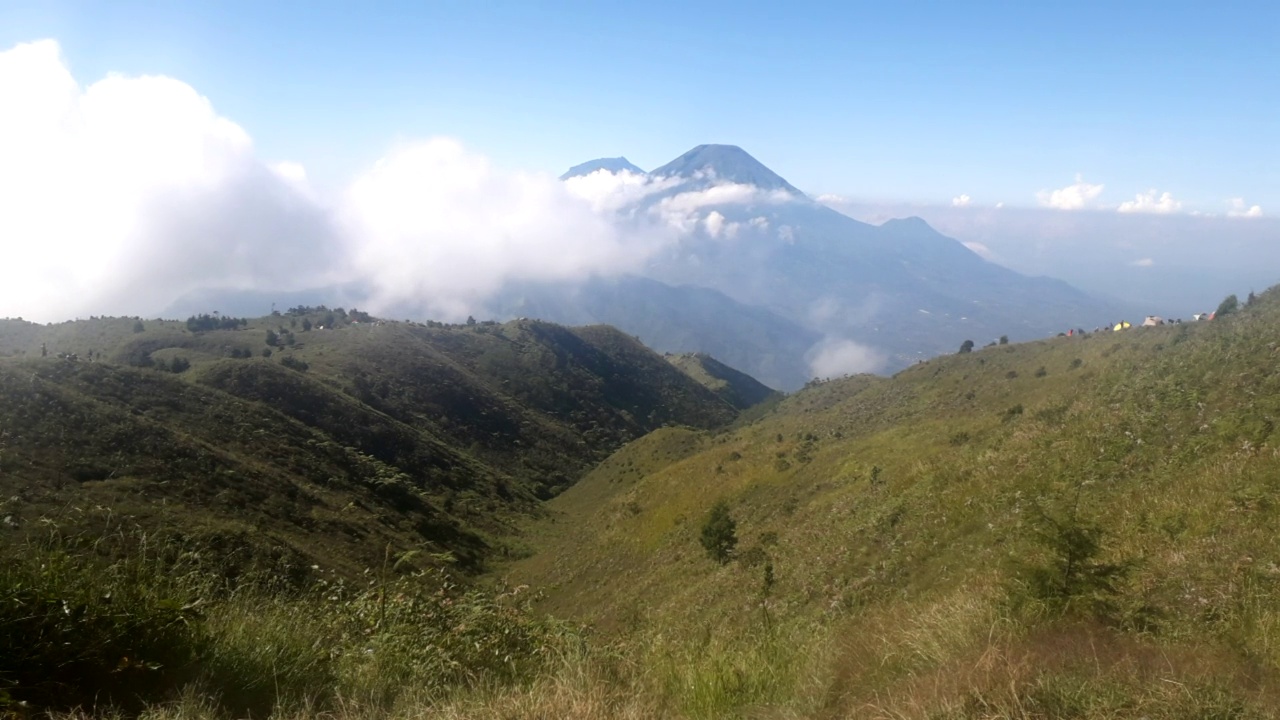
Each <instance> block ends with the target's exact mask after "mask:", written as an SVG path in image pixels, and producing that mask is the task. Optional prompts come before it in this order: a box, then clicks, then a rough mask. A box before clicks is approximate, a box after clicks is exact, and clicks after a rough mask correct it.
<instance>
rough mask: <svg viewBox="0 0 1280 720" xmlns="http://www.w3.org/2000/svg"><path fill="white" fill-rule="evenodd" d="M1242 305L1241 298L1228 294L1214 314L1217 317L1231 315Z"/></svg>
mask: <svg viewBox="0 0 1280 720" xmlns="http://www.w3.org/2000/svg"><path fill="white" fill-rule="evenodd" d="M1239 307H1240V300H1239V299H1237V298H1236V296H1235V295H1228V296H1226V297H1225V298H1223V299H1222V303H1221V304H1219V305H1218V309H1217V311H1216V312H1215V313H1214V314H1213V316H1214V317H1215V318H1220V317H1222V316H1223V315H1230V314H1231V313H1233V312H1235V311H1236V310H1237V309H1238V308H1239Z"/></svg>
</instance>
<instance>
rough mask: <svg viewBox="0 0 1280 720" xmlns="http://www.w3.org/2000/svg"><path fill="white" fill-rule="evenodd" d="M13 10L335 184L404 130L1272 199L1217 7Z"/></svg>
mask: <svg viewBox="0 0 1280 720" xmlns="http://www.w3.org/2000/svg"><path fill="white" fill-rule="evenodd" d="M696 5H697V7H687V6H686V4H685V3H666V2H651V3H629V4H622V3H594V2H593V3H531V2H519V3H481V2H407V3H378V4H377V5H376V7H374V8H366V7H364V6H363V5H358V4H356V3H319V2H209V3H184V4H178V3H141V2H38V3H24V2H7V3H4V4H3V5H0V48H8V47H11V46H13V45H14V44H16V43H18V42H23V41H30V40H34V39H38V38H54V39H56V40H58V41H59V42H60V44H61V48H62V52H63V55H64V57H65V59H66V62H67V64H68V66H69V67H70V69H71V71H72V72H73V73H74V75H75V77H76V78H77V80H79V81H80V82H81V83H82V84H88V83H91V82H93V81H96V80H98V79H100V78H101V77H102V76H103V75H105V74H106V73H108V72H121V73H125V74H129V75H137V74H163V75H168V76H172V77H175V78H177V79H180V80H182V81H183V82H186V83H188V84H189V85H191V86H192V87H194V88H195V89H196V90H197V91H198V92H199V93H201V94H203V95H205V96H206V97H208V98H209V99H210V100H211V102H212V103H213V106H214V108H215V109H216V110H217V112H218V113H219V114H220V115H222V116H225V117H227V118H230V119H231V120H233V121H235V122H236V123H238V124H239V125H241V126H242V127H243V128H244V129H245V130H246V131H247V132H248V133H249V135H250V136H252V138H253V140H254V143H255V146H256V148H257V153H258V154H259V155H261V156H263V157H264V158H269V159H272V160H291V161H295V162H298V163H301V164H303V165H304V166H306V167H307V169H308V171H309V173H310V176H311V178H312V179H313V181H314V182H316V183H317V184H318V185H320V186H321V187H326V186H329V187H336V186H339V185H341V184H343V183H345V182H347V181H348V179H349V178H350V177H351V176H353V175H354V174H356V173H357V172H359V171H360V170H361V169H362V168H364V167H367V166H368V165H369V164H371V163H372V162H374V161H375V160H376V159H377V158H378V157H379V156H380V155H381V154H382V153H384V152H385V151H386V149H387V148H388V147H389V146H391V145H392V144H394V143H396V142H397V141H401V140H405V139H415V138H425V137H432V136H439V135H445V136H451V137H454V138H457V139H459V140H460V141H461V142H462V143H463V144H464V145H465V146H466V147H467V148H468V149H469V150H472V151H474V152H477V153H480V154H482V155H484V156H486V157H488V158H489V159H490V160H491V161H492V162H493V163H495V164H497V165H500V166H503V167H508V168H517V169H529V170H539V171H546V172H551V173H559V172H561V171H563V170H564V169H565V168H567V167H568V166H570V165H572V164H576V163H577V162H580V161H583V160H586V159H590V158H593V157H598V156H612V155H626V156H627V157H628V158H630V159H631V160H632V161H634V162H636V163H637V164H639V165H641V166H642V167H646V168H651V167H656V166H657V165H660V164H662V163H664V162H666V161H667V160H669V159H671V158H672V157H675V156H676V155H678V154H680V153H681V152H683V151H684V150H686V149H688V148H689V147H691V146H693V145H696V144H699V143H703V142H726V143H735V144H739V145H742V146H743V147H744V148H746V149H747V150H749V151H750V152H752V153H753V154H754V155H756V156H757V157H758V158H759V159H760V160H762V161H763V162H764V163H765V164H767V165H769V166H771V167H772V168H773V169H775V170H777V171H778V172H779V173H781V174H782V175H784V176H785V177H787V179H788V180H790V181H791V182H792V183H793V184H795V185H797V186H799V187H800V188H802V189H804V190H806V191H809V192H812V193H815V194H816V193H834V194H839V195H842V196H845V197H851V198H857V199H860V200H870V201H876V200H883V201H905V202H914V203H943V204H945V203H948V202H950V200H951V199H952V198H954V197H958V196H960V195H962V194H963V195H968V196H970V197H971V199H972V203H973V204H975V205H979V204H981V205H991V204H994V203H996V202H1004V203H1006V204H1008V205H1011V206H1013V205H1028V206H1030V205H1035V204H1036V203H1037V199H1036V193H1037V192H1038V191H1042V190H1052V189H1057V188H1062V187H1064V186H1068V185H1071V184H1072V183H1073V182H1075V178H1076V175H1077V174H1080V175H1081V177H1082V178H1083V181H1084V182H1086V183H1096V184H1101V185H1104V186H1105V190H1104V191H1102V194H1101V195H1100V196H1099V197H1098V201H1099V202H1102V201H1104V200H1105V201H1109V202H1110V203H1111V204H1112V205H1113V206H1114V205H1118V204H1119V203H1121V202H1124V201H1126V200H1132V199H1134V195H1135V194H1136V193H1140V192H1145V191H1147V190H1149V189H1157V190H1159V191H1160V193H1164V192H1169V193H1171V195H1172V197H1173V198H1175V199H1176V200H1177V201H1178V202H1180V203H1182V205H1181V209H1182V210H1183V211H1191V210H1199V211H1203V212H1210V213H1213V212H1217V213H1221V212H1225V210H1226V207H1227V206H1226V203H1227V202H1228V200H1229V199H1230V198H1243V199H1244V200H1245V201H1246V202H1247V203H1248V205H1253V204H1258V205H1260V206H1261V207H1262V208H1263V209H1265V210H1266V211H1267V214H1268V215H1270V214H1272V213H1273V212H1277V211H1280V53H1278V52H1276V46H1277V44H1280V9H1277V4H1276V3H1271V2H1256V3H1247V2H1235V3H1232V2H1224V3H1216V4H1213V5H1210V4H1207V3H1179V2H1164V3H1121V2H1103V3H1090V2H1076V3H1071V4H1059V3H1054V4H1049V3H1016V2H1008V3H984V4H980V5H977V4H973V3H953V2H946V3H924V2H902V3H889V2H885V3H874V4H872V3H840V4H836V3H833V4H831V5H824V4H805V3H794V2H793V3H750V2H745V3H744V2H734V3H719V2H716V3H697V4H696Z"/></svg>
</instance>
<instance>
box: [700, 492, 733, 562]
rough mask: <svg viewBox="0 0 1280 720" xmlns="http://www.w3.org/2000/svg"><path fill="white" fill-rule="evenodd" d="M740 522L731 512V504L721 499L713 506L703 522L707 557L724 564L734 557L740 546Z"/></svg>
mask: <svg viewBox="0 0 1280 720" xmlns="http://www.w3.org/2000/svg"><path fill="white" fill-rule="evenodd" d="M737 528H738V524H737V523H736V522H735V521H734V519H733V517H732V516H731V515H730V514H729V504H728V503H726V502H725V501H723V500H721V501H719V502H717V503H716V504H715V505H713V506H711V511H710V512H709V513H707V519H706V520H705V521H704V522H703V523H702V533H701V536H700V539H701V542H702V548H703V549H704V550H706V552H707V557H709V558H711V559H712V560H715V561H716V562H718V563H720V564H721V565H724V564H725V563H727V562H729V560H731V559H732V558H733V551H734V548H736V547H737V546H738V534H737Z"/></svg>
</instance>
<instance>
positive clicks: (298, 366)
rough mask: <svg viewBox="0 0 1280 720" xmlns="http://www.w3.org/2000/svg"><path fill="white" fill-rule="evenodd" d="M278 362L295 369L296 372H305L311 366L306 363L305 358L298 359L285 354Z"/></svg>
mask: <svg viewBox="0 0 1280 720" xmlns="http://www.w3.org/2000/svg"><path fill="white" fill-rule="evenodd" d="M280 364H281V365H283V366H285V367H287V368H289V369H290V370H297V371H298V372H306V371H307V369H308V368H310V367H311V366H310V365H308V364H307V361H306V360H299V359H298V358H296V357H294V356H293V355H285V356H284V357H282V358H280Z"/></svg>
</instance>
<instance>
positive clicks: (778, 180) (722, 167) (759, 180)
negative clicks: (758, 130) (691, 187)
mask: <svg viewBox="0 0 1280 720" xmlns="http://www.w3.org/2000/svg"><path fill="white" fill-rule="evenodd" d="M649 174H650V175H652V176H654V177H681V178H689V179H693V178H695V177H696V176H699V175H701V174H707V175H710V177H708V178H699V180H702V181H704V182H706V184H710V183H711V182H712V181H722V182H734V183H740V184H743V185H754V186H755V187H758V188H761V189H763V190H785V191H787V192H789V193H794V194H796V195H802V194H803V193H801V192H800V191H799V190H797V189H796V188H795V187H794V186H792V185H791V183H789V182H787V181H786V180H783V179H782V176H780V175H778V174H777V173H775V172H774V171H772V170H770V169H769V168H767V167H765V166H764V165H763V164H762V163H760V161H758V160H756V159H755V158H753V157H751V156H750V155H748V154H747V153H746V152H744V151H743V150H742V148H740V147H738V146H736V145H699V146H697V147H695V148H693V149H692V150H690V151H689V152H687V153H685V154H683V155H681V156H680V157H678V158H676V159H675V160H672V161H671V162H669V163H667V164H666V165H663V166H662V167H660V168H656V169H654V170H653V171H652V172H650V173H649Z"/></svg>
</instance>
